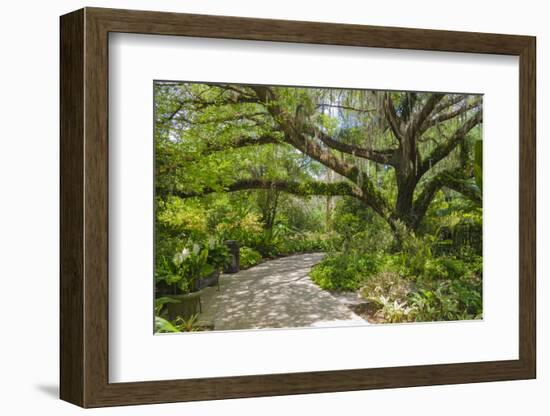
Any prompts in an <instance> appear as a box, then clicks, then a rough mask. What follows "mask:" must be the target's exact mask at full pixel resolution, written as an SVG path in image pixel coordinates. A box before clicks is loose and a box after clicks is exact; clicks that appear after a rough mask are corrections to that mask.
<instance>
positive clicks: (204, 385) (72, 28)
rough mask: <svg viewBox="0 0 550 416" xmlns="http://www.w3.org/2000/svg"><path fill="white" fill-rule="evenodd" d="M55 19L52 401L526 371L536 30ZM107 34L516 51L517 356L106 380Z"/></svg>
mask: <svg viewBox="0 0 550 416" xmlns="http://www.w3.org/2000/svg"><path fill="white" fill-rule="evenodd" d="M60 28H61V45H60V46H61V51H60V52H61V61H60V63H61V93H60V94H61V95H60V101H61V104H60V105H61V121H60V123H61V127H60V129H61V155H60V156H61V157H60V159H61V172H60V173H61V178H60V186H61V200H60V204H61V218H60V220H61V230H60V233H61V242H60V253H61V254H60V262H61V267H60V278H61V284H60V296H61V302H60V359H61V363H60V367H61V368H60V376H61V377H60V378H61V385H60V396H61V399H63V400H66V401H68V402H71V403H74V404H76V405H79V406H82V407H101V406H114V405H130V404H146V403H163V402H178V401H191V400H212V399H226V398H238V397H257V396H269V395H286V394H304V393H321V392H337V391H351V390H363V389H378V388H397V387H409V386H425V385H439V384H454V383H474V382H487V381H499V380H519V379H530V378H535V376H536V333H535V331H536V326H535V322H536V321H535V319H536V317H535V312H536V305H535V280H536V279H535V264H536V263H535V260H536V259H535V249H536V235H535V232H536V227H535V224H536V195H535V188H536V182H535V160H536V157H535V156H536V153H535V124H536V119H535V106H536V97H535V93H536V89H535V50H536V47H535V38H534V37H529V36H516V35H500V34H485V33H467V32H451V31H436V30H420V29H403V28H393V27H375V26H361V25H344V24H328V23H313V22H297V21H283V20H265V19H253V18H240V17H225V16H206V15H190V14H176V13H164V12H147V11H130V10H115V9H100V8H85V9H81V10H78V11H75V12H72V13H69V14H67V15H64V16H62V17H61V22H60ZM110 32H126V33H141V34H151V35H174V36H192V37H206V38H224V39H240V40H263V41H278V42H297V43H311V44H330V45H347V46H368V47H380V48H396V49H415V50H428V51H447V52H467V53H482V54H502V55H514V56H518V57H519V66H520V80H519V85H520V91H519V97H520V99H519V109H518V111H519V120H520V130H519V137H520V143H519V157H520V159H519V160H520V182H519V183H520V185H519V199H520V207H519V213H520V215H519V218H520V224H519V235H520V241H519V247H520V250H519V262H520V268H519V270H518V273H519V359H518V360H507V361H490V362H471V363H460V364H443V365H441V364H437V365H414V366H405V367H390V368H365V369H355V370H338V371H320V372H306V373H288V374H265V375H253V376H236V377H218V378H203V379H181V380H170V381H147V382H135V383H109V379H108V360H109V355H108V299H109V297H108V287H109V285H108V279H109V277H108V222H109V218H108V140H109V138H108V80H109V76H108V65H109V62H108V34H109V33H110Z"/></svg>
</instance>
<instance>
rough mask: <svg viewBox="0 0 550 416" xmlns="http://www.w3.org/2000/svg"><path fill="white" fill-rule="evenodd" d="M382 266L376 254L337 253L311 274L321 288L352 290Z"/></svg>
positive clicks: (318, 265)
mask: <svg viewBox="0 0 550 416" xmlns="http://www.w3.org/2000/svg"><path fill="white" fill-rule="evenodd" d="M380 266H381V262H380V260H379V259H378V258H377V257H376V256H375V255H370V254H358V253H356V252H350V253H335V254H331V255H329V256H327V257H325V259H324V260H323V261H322V262H321V263H319V264H317V265H316V266H314V267H313V269H312V271H311V273H310V276H311V280H313V281H314V282H315V283H317V284H318V285H319V287H321V289H326V290H335V291H352V290H357V289H358V288H359V287H360V286H361V283H362V282H363V281H364V280H365V278H367V277H368V276H370V275H371V274H373V273H376V272H377V271H378V270H379V268H380Z"/></svg>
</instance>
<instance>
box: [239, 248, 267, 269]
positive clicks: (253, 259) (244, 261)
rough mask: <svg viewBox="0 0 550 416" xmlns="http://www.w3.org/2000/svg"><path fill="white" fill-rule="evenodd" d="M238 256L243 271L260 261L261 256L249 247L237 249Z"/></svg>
mask: <svg viewBox="0 0 550 416" xmlns="http://www.w3.org/2000/svg"><path fill="white" fill-rule="evenodd" d="M239 256H240V265H241V267H242V268H244V269H246V268H248V267H251V266H254V265H256V264H258V263H259V262H260V261H262V255H261V254H260V253H258V252H257V251H256V250H254V249H252V248H250V247H241V248H240V249H239Z"/></svg>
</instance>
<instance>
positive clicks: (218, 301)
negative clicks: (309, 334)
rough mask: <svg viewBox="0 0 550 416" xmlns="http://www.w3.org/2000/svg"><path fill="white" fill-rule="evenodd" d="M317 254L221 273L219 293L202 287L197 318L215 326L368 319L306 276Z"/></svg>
mask: <svg viewBox="0 0 550 416" xmlns="http://www.w3.org/2000/svg"><path fill="white" fill-rule="evenodd" d="M323 256H324V254H322V253H312V254H300V255H295V256H289V257H284V258H280V259H276V260H271V261H267V262H265V263H262V264H259V265H257V266H255V267H252V268H250V269H248V270H243V271H241V272H239V273H236V274H226V275H222V276H221V277H220V291H219V292H218V291H217V289H216V288H215V287H210V288H207V289H205V290H204V292H203V295H202V309H203V313H202V314H201V315H200V316H199V322H200V323H202V324H209V325H211V326H212V325H213V327H214V329H215V330H232V329H258V328H292V327H312V326H313V327H321V326H350V325H365V324H368V322H367V321H365V320H364V319H363V318H361V317H359V316H358V315H356V314H354V313H353V312H352V311H351V310H350V309H348V308H347V307H346V306H345V305H344V304H342V302H341V301H339V300H338V299H336V298H335V297H334V296H332V295H331V294H330V293H328V292H326V291H324V290H322V289H320V288H319V287H318V286H317V285H316V284H315V283H313V282H312V281H311V279H310V278H309V276H308V273H309V271H310V270H311V267H312V266H313V265H315V264H316V263H319V262H320V261H321V260H322V258H323Z"/></svg>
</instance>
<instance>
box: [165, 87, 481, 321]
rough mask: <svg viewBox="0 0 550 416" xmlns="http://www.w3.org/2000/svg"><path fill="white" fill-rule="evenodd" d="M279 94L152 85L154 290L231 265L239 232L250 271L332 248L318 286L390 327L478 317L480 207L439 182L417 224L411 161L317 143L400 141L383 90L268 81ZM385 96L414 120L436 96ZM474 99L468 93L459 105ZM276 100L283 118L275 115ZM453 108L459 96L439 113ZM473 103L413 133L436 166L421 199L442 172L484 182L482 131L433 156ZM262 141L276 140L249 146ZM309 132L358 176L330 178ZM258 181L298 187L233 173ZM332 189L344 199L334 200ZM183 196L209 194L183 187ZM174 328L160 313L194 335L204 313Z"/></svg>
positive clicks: (186, 287)
mask: <svg viewBox="0 0 550 416" xmlns="http://www.w3.org/2000/svg"><path fill="white" fill-rule="evenodd" d="M272 91H273V92H274V96H275V95H276V96H277V98H276V99H273V98H271V97H268V98H267V99H265V100H264V99H262V100H260V101H258V100H256V98H257V95H256V93H255V91H254V90H253V88H251V87H249V86H245V85H229V86H225V85H207V84H200V83H170V82H156V83H155V86H154V93H155V104H154V105H155V129H154V135H155V137H154V139H155V141H154V143H155V192H156V199H155V281H156V288H157V292H158V293H157V296H162V295H163V294H181V293H188V292H190V291H193V290H194V287H195V282H196V281H197V279H200V278H201V277H204V276H206V275H208V274H209V273H211V272H212V271H214V270H219V269H222V268H223V267H224V266H225V265H226V264H227V262H228V260H229V255H228V251H227V248H226V247H225V245H224V244H223V242H224V241H226V240H236V241H237V242H238V244H239V246H240V247H241V249H240V258H241V266H242V267H243V268H246V267H251V266H253V265H255V264H258V263H259V262H261V261H262V260H263V259H269V258H276V257H279V256H288V255H292V254H296V253H304V252H321V251H322V252H326V253H327V256H326V257H325V259H324V260H323V261H322V262H321V263H320V264H318V265H317V266H315V267H314V268H313V270H312V272H311V277H312V279H313V281H314V282H316V283H317V284H318V285H319V286H320V287H321V288H323V289H327V290H334V291H359V292H360V293H361V294H362V295H363V297H364V298H365V299H367V301H368V302H370V304H371V305H374V306H375V307H376V308H377V312H376V313H377V314H378V316H379V317H381V319H382V320H383V321H386V322H408V321H422V320H448V319H472V318H476V317H479V316H481V313H482V302H481V299H482V293H481V279H482V261H481V255H482V209H481V207H479V206H478V205H476V204H474V203H473V202H471V201H470V200H469V199H468V198H467V197H464V196H463V195H461V194H459V193H457V192H456V191H453V190H451V189H450V188H446V187H441V189H439V190H438V191H437V192H436V193H435V197H434V198H433V200H431V202H430V203H429V204H428V209H427V211H426V214H425V215H424V216H423V219H422V220H421V221H419V224H418V225H416V224H414V225H412V220H411V218H413V219H415V215H417V212H415V211H414V210H409V212H405V213H403V212H398V210H397V209H396V206H397V194H398V188H399V187H398V184H397V179H398V175H397V174H396V171H397V170H398V169H397V167H396V166H397V165H402V166H408V164H407V163H405V162H410V163H412V164H413V165H414V163H413V162H414V161H407V160H400V161H399V162H403V163H398V164H397V165H396V164H393V163H392V164H385V163H380V162H376V161H374V160H368V159H366V158H362V157H358V156H356V154H355V153H351V154H350V153H346V152H342V151H339V150H338V149H336V148H333V149H330V148H331V146H330V145H328V144H327V143H326V142H322V141H321V140H319V136H318V133H320V132H322V133H326V134H328V135H330V136H331V137H333V138H334V139H335V140H336V141H337V142H339V143H341V144H344V145H353V146H357V147H358V148H363V149H373V150H387V149H392V148H396V147H398V145H399V141H398V140H397V138H396V137H395V135H394V134H393V132H392V129H391V128H390V126H389V125H388V122H387V120H386V118H385V117H384V115H383V111H380V110H381V107H380V106H381V103H382V100H381V98H383V97H382V95H381V93H380V92H378V93H376V92H372V91H361V90H334V89H326V88H293V87H272ZM388 96H389V97H390V98H391V99H392V100H393V102H394V105H395V109H396V115H397V116H398V117H399V118H400V119H401V120H402V121H403V122H405V123H408V122H409V121H410V119H411V117H414V115H415V114H418V113H419V112H420V110H421V109H422V105H423V104H424V103H425V102H426V101H427V99H428V98H429V95H428V93H409V92H396V91H394V92H390V93H388ZM446 98H449V97H446ZM451 98H452V97H451ZM455 98H456V97H455ZM476 100H478V97H476V96H471V97H467V98H466V99H465V100H463V101H461V103H462V104H460V105H467V104H471V103H473V102H474V101H476ZM274 108H277V109H279V110H280V113H279V114H281V116H278V115H276V114H275V115H274V114H270V110H272V109H274ZM456 108H457V106H456V105H453V104H451V106H450V107H445V109H444V110H443V114H447V113H445V111H447V112H451V113H452V112H453V111H456ZM475 111H480V108H478V109H476V110H472V111H470V112H468V113H466V114H465V115H464V117H462V116H461V117H451V118H449V119H448V120H446V121H445V122H442V123H436V124H435V125H432V126H428V128H427V130H426V131H425V132H424V133H422V137H421V139H420V138H419V139H418V140H417V141H416V143H415V146H416V147H415V148H416V150H417V152H415V153H416V156H417V157H418V159H417V160H416V161H424V162H427V161H429V163H430V169H429V170H428V171H427V172H426V173H425V174H424V175H423V176H422V180H421V181H420V182H419V184H418V185H419V186H417V187H415V188H414V192H413V200H414V199H416V198H418V197H419V195H420V194H421V193H422V192H423V191H424V190H425V189H426V186H427V184H428V183H429V181H430V180H432V179H433V178H434V177H436V176H437V175H438V174H439V173H442V172H443V171H446V170H457V169H458V170H459V171H460V174H461V175H464V178H465V182H467V185H468V186H469V187H470V188H473V189H474V190H476V191H479V190H481V189H482V137H481V133H482V132H481V129H472V130H471V131H469V132H468V134H467V136H466V137H465V138H464V140H463V141H462V142H461V143H460V145H459V146H457V147H456V148H455V149H454V150H453V151H451V152H450V153H449V154H448V155H447V156H446V157H444V158H443V159H442V160H438V161H435V162H434V166H433V167H432V166H431V163H432V162H431V160H430V159H429V157H430V155H432V153H433V152H434V150H436V149H438V147H440V145H441V144H443V143H444V142H445V141H446V140H449V138H450V137H453V133H454V132H455V131H456V130H457V128H459V127H460V126H461V125H462V124H463V123H464V121H465V118H466V117H467V116H471V115H472V114H473V113H474V112H475ZM433 116H435V114H432V115H430V117H433ZM286 117H288V118H289V119H290V120H291V122H290V123H289V124H288V125H287V127H290V129H291V130H292V131H293V132H294V131H295V132H296V135H297V137H298V138H300V140H299V145H298V144H297V145H295V146H294V145H291V144H289V142H288V140H286V142H285V140H284V139H285V138H286V139H288V137H286V135H288V133H285V131H286V130H285V129H283V128H282V127H284V126H283V124H284V123H283V122H284V120H282V118H286ZM262 137H263V138H265V137H267V138H269V140H268V141H269V143H268V144H266V143H262V144H261V145H260V144H259V143H258V144H254V145H246V146H242V145H241V144H239V142H240V141H241V142H242V141H243V140H245V141H246V140H248V141H254V140H259V139H260V138H262ZM294 139H296V138H294ZM302 139H303V141H304V143H305V145H306V147H307V143H306V142H307V141H308V139H311V141H312V142H314V143H316V144H317V146H320V148H321V149H322V150H328V154H327V155H326V156H327V157H328V156H330V157H331V158H335V159H337V160H338V161H340V162H341V163H342V164H343V165H345V166H346V171H347V172H353V174H352V175H349V176H347V177H345V175H342V174H340V176H342V177H339V175H333V173H334V172H333V170H331V167H330V164H325V162H324V161H325V160H326V159H327V158H326V157H325V158H324V159H322V158H319V157H313V156H308V155H307V153H308V152H307V151H304V149H303V148H302V147H301V143H302V141H301V140H302ZM306 150H307V149H306ZM394 156H395V155H394ZM395 157H397V156H395ZM320 160H321V161H323V162H320ZM348 167H349V170H348ZM415 168H416V167H415ZM332 169H334V168H332ZM334 171H338V170H334ZM401 173H402V172H401ZM335 176H336V177H335ZM401 177H402V176H401ZM401 177H400V178H401ZM258 179H261V180H262V181H266V182H265V183H269V181H279V182H281V181H285V182H288V183H292V190H294V191H299V192H298V193H299V194H300V196H296V195H290V194H289V193H286V191H287V190H288V188H287V189H286V190H285V191H283V190H281V189H277V187H275V186H274V187H272V188H268V189H259V190H240V191H238V192H226V191H227V190H228V188H229V187H230V186H231V185H233V184H235V182H237V181H246V180H258ZM340 179H343V180H340ZM405 182H406V181H405ZM401 183H403V181H401ZM329 187H330V189H336V190H337V191H341V192H340V193H341V194H346V195H348V196H334V197H333V196H325V195H327V191H326V190H327V189H329ZM358 190H360V191H363V192H365V193H366V194H368V195H374V196H375V198H374V200H375V201H376V200H378V199H379V200H380V201H381V202H383V204H382V209H377V210H376V212H375V210H373V209H372V208H371V206H373V205H372V204H370V201H371V200H372V198H371V199H370V200H368V201H367V202H365V198H362V199H361V198H359V199H358V198H354V197H351V196H349V195H350V193H351V191H353V192H357V191H358ZM401 190H402V189H400V191H401ZM205 191H208V192H207V194H204V193H205ZM344 191H345V192H344ZM185 193H187V194H192V195H201V196H196V197H190V198H189V197H188V198H185V199H182V198H180V197H178V196H176V195H180V196H182V195H183V194H185ZM202 194H204V195H202ZM367 199H368V198H367ZM390 223H391V228H390ZM166 302H168V301H167V300H166V298H165V297H160V298H159V299H158V300H157V303H156V308H155V309H156V312H157V315H158V316H159V318H160V319H162V316H161V312H162V310H163V306H164V305H166ZM168 324H169V325H168ZM168 324H167V323H166V322H162V321H159V330H161V331H162V332H171V331H173V330H174V329H175V330H176V331H181V330H192V328H193V327H194V324H195V322H194V321H192V322H188V321H186V322H183V321H181V320H180V321H178V322H177V323H176V321H173V322H168Z"/></svg>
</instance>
